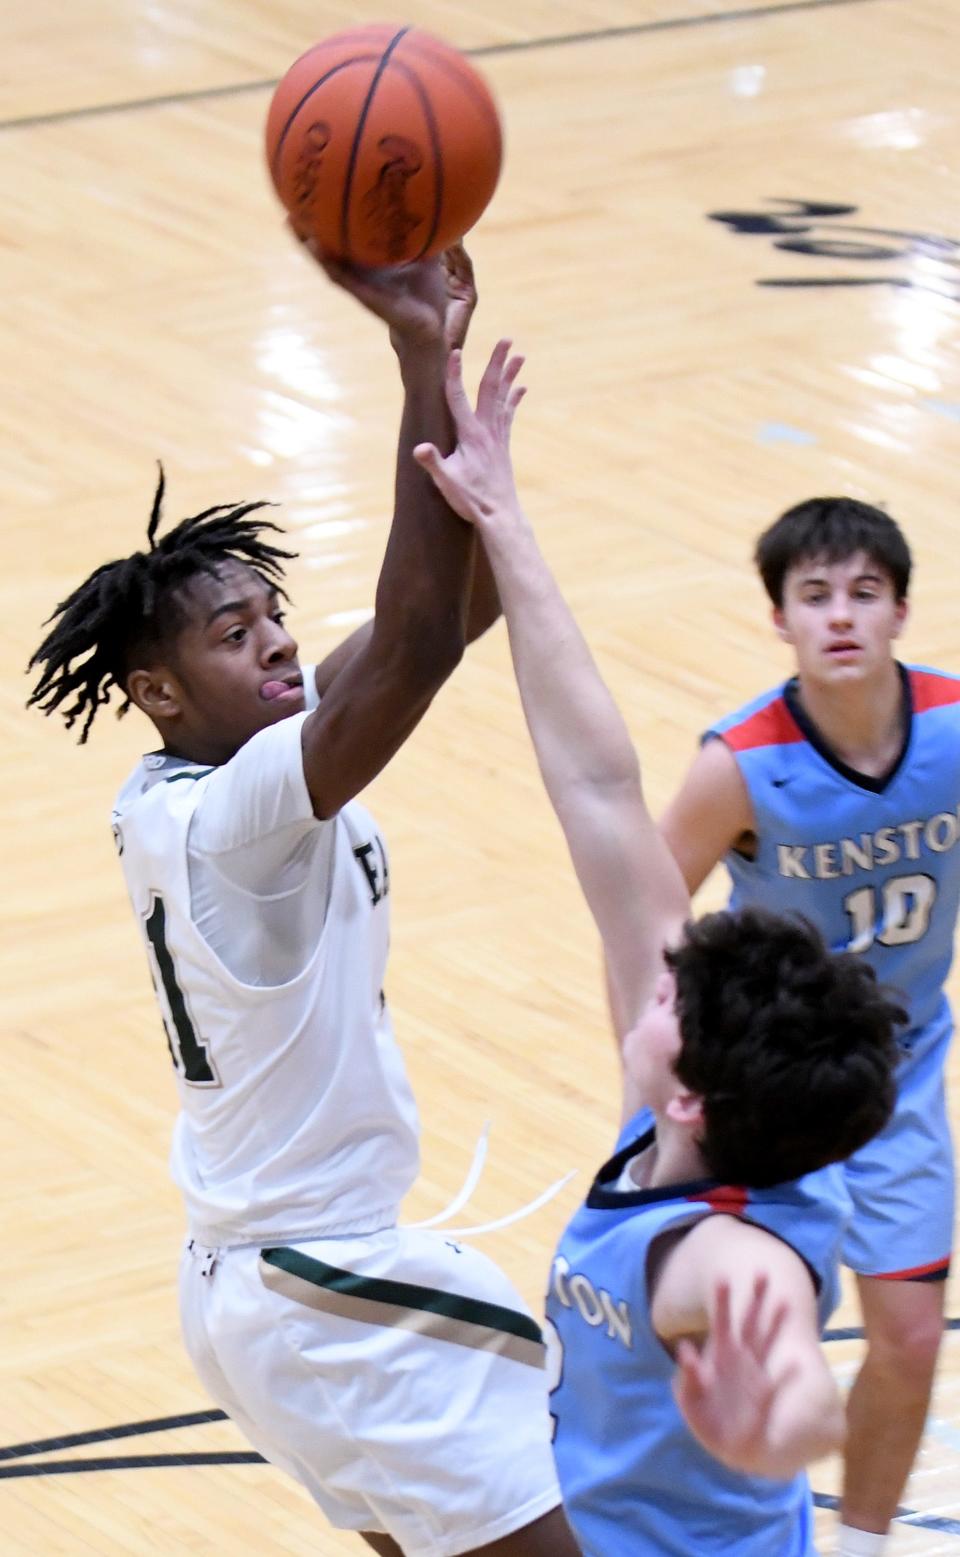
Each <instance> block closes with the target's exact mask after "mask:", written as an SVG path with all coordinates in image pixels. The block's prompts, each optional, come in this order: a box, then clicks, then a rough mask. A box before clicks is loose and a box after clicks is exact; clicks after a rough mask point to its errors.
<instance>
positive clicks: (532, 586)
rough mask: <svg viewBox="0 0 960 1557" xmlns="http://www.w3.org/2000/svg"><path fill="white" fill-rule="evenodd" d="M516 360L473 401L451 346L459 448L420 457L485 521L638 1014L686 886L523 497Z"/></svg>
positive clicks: (566, 804) (528, 683) (457, 504)
mask: <svg viewBox="0 0 960 1557" xmlns="http://www.w3.org/2000/svg"><path fill="white" fill-rule="evenodd" d="M521 365H522V359H521V358H519V357H511V356H510V343H509V342H508V341H501V342H500V343H499V345H498V346H497V347H496V348H495V350H494V353H493V356H492V357H491V360H490V363H489V364H488V366H487V369H486V371H485V372H484V375H483V378H482V380H481V384H480V390H479V395H478V398H477V407H476V411H474V410H473V409H472V408H471V406H470V404H469V401H468V399H467V396H466V392H465V390H464V387H463V380H462V375H461V364H460V359H459V356H458V354H457V353H455V352H454V353H452V354H451V359H450V367H449V371H448V395H449V400H450V406H451V410H452V412H453V416H454V422H455V425H456V431H457V439H458V442H457V447H456V449H455V450H454V452H453V453H452V454H450V455H448V456H446V457H444V456H443V455H442V452H441V451H440V450H439V449H438V448H436V447H435V446H429V445H425V446H424V447H422V448H419V449H418V450H417V451H416V457H417V459H418V460H419V461H420V463H421V464H422V465H423V466H424V468H425V469H426V470H428V471H429V472H430V474H431V476H432V477H433V479H434V481H435V482H436V484H437V487H438V488H439V490H440V491H441V492H442V493H443V495H444V496H445V497H446V499H447V501H448V502H449V504H450V506H451V507H452V508H453V509H454V510H455V511H456V512H457V513H459V514H461V515H462V516H463V517H464V518H465V519H467V520H469V521H470V523H471V524H473V525H475V526H476V528H477V530H478V531H479V533H480V535H481V537H482V539H483V542H484V545H485V547H486V551H487V555H488V557H489V559H490V564H491V567H492V568H493V572H494V576H495V578H496V582H497V587H498V589H499V592H500V599H501V601H502V603H503V610H504V615H505V617H506V621H507V628H508V631H509V635H510V647H511V652H512V655H513V663H514V669H515V671H516V676H517V682H518V685H519V688H520V695H521V699H522V702H523V708H524V713H525V715H526V719H527V724H528V726H529V729H530V733H531V736H532V739H533V744H534V748H535V750H536V754H537V760H538V762H539V765H540V771H541V773H542V775H543V779H544V783H545V785H546V788H547V792H548V794H549V796H550V799H551V801H552V803H553V807H554V809H555V811H556V813H557V816H558V817H559V820H560V823H561V825H562V827H563V830H564V833H565V835H566V839H567V844H568V846H569V849H570V853H571V857H572V859H573V863H574V866H575V868H576V871H577V875H578V877H579V880H580V883H581V886H582V887H583V891H584V894H585V896H586V899H587V902H588V904H589V907H590V909H591V912H592V913H593V916H594V919H595V920H596V922H597V925H598V927H599V929H600V933H601V936H602V938H603V942H604V948H605V951H606V956H607V961H608V965H609V967H610V970H611V976H612V977H613V979H614V980H615V982H616V985H617V989H618V999H619V1001H620V1003H621V1004H622V1006H623V1007H624V1008H626V1009H629V1010H630V1011H632V1012H633V1013H634V1015H636V1013H637V1012H638V1011H639V1009H640V1007H641V1005H642V1004H643V1002H644V1000H645V999H646V998H647V995H648V993H649V991H650V989H651V987H652V984H653V981H654V978H655V977H656V974H657V973H658V972H659V971H660V969H661V967H662V963H661V952H662V949H663V946H664V944H665V942H666V941H667V940H672V939H673V938H674V937H675V936H676V935H677V934H678V933H679V930H680V928H681V926H682V924H683V921H684V918H685V916H686V913H687V910H688V907H689V898H688V896H687V893H686V890H685V888H684V885H683V881H682V878H681V876H680V873H679V871H678V869H677V867H676V864H675V863H674V860H673V858H672V856H671V854H670V852H669V850H668V849H667V847H666V845H665V844H664V842H663V840H662V839H661V837H660V834H659V832H658V830H657V828H656V826H655V825H654V823H653V821H652V819H651V817H650V814H649V812H648V811H647V808H646V805H645V803H644V799H643V793H642V789H641V784H640V772H639V766H638V763H637V757H636V753H635V752H634V749H633V746H632V744H631V741H630V738H629V735H628V733H627V729H626V725H625V724H624V721H623V719H622V717H621V715H620V712H619V710H618V709H617V706H616V704H615V703H614V701H613V698H612V697H611V696H610V693H609V691H608V689H607V687H606V685H605V683H604V681H603V679H602V677H601V676H600V673H599V671H598V669H597V667H596V665H595V663H594V661H593V658H592V656H591V654H590V650H589V649H588V647H587V645H586V642H585V641H584V638H583V635H582V634H581V632H580V630H579V628H578V626H577V624H576V622H575V620H574V618H573V615H572V613H571V611H570V609H569V607H568V605H567V603H566V601H565V600H564V598H563V596H562V594H561V593H560V590H559V588H558V587H557V584H556V582H555V580H554V578H553V576H552V574H551V573H550V570H549V568H548V567H547V564H546V562H545V561H544V558H543V556H542V555H541V553H540V550H539V547H538V545H537V542H536V538H535V537H534V534H533V531H532V530H531V528H530V525H529V524H528V522H527V520H526V518H525V516H524V514H523V511H522V509H521V507H520V504H519V501H518V498H517V493H516V487H515V484H514V476H513V468H512V464H511V460H510V429H511V425H512V422H513V417H514V414H515V412H516V409H517V406H518V405H519V403H520V399H521V397H522V394H523V391H522V390H521V389H520V388H518V386H517V384H516V378H517V374H518V372H519V370H520V367H521Z"/></svg>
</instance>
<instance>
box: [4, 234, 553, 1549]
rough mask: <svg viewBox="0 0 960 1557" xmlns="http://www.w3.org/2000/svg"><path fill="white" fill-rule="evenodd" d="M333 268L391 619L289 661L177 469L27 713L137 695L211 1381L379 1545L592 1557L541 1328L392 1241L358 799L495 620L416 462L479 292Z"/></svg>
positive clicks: (135, 831) (394, 1141) (456, 1256)
mask: <svg viewBox="0 0 960 1557" xmlns="http://www.w3.org/2000/svg"><path fill="white" fill-rule="evenodd" d="M327 269H328V274H330V275H331V277H332V279H334V280H336V281H338V282H339V283H340V284H342V285H343V286H345V287H346V288H347V290H349V291H351V292H352V293H353V294H354V295H355V296H356V297H357V298H358V299H359V300H360V301H361V302H362V303H364V304H365V305H366V306H367V307H369V308H370V309H372V311H374V312H375V313H377V314H378V315H379V316H380V317H381V318H383V319H384V320H385V321H386V323H387V324H388V325H389V327H390V332H391V340H392V343H393V345H394V348H395V350H396V352H397V356H398V358H399V364H400V371H401V376H402V379H403V385H404V391H405V399H404V409H403V417H402V423H401V430H400V442H399V450H398V458H397V481H396V505H395V510H394V517H393V523H392V526H391V530H390V535H389V539H388V542H387V548H386V555H385V557H384V562H383V567H382V570H381V573H380V579H379V582H378V585H377V593H376V612H375V616H374V618H373V621H372V623H370V624H368V625H367V626H366V627H365V628H363V629H361V630H360V631H359V632H358V633H356V634H354V635H353V637H352V638H351V639H350V640H348V642H347V643H346V644H345V645H342V646H341V648H340V649H339V650H337V651H335V652H334V654H333V655H331V656H330V657H329V659H328V660H326V661H325V662H324V663H323V664H321V665H320V666H318V667H316V668H315V669H314V668H310V667H301V666H300V663H299V661H298V658H297V645H296V643H295V641H294V639H293V638H292V637H291V635H290V632H289V630H288V628H287V626H286V624H285V620H284V598H285V596H284V590H283V586H282V579H283V568H282V563H283V559H284V558H286V557H288V556H290V555H291V554H290V553H289V552H284V551H282V550H280V549H279V548H278V547H277V546H276V545H275V544H272V542H271V541H270V540H269V539H268V538H267V536H266V533H265V532H269V531H271V530H274V529H276V526H274V525H271V524H270V523H268V522H266V521H265V520H263V519H262V518H261V517H259V516H258V517H256V518H252V517H250V516H251V513H252V512H253V511H254V510H255V509H257V508H259V507H261V506H262V505H260V504H256V503H254V504H246V505H242V506H238V507H232V508H231V507H223V506H221V507H217V508H213V509H208V510H207V511H206V512H205V513H203V514H200V515H197V516H195V517H194V518H191V519H187V520H184V521H183V522H182V523H181V524H179V525H177V526H176V527H175V528H174V529H172V530H170V531H168V532H167V533H166V534H165V535H162V536H159V537H158V533H157V532H158V527H159V521H160V509H161V499H162V495H163V480H162V476H161V482H160V486H159V487H158V490H157V495H156V499H155V501H154V508H153V514H152V517H151V520H150V524H149V528H148V532H147V536H148V543H149V548H148V550H146V551H144V552H135V553H134V554H133V555H132V556H130V557H126V558H124V559H122V560H119V561H115V562H111V563H107V564H105V565H103V566H101V567H99V568H97V569H96V570H95V571H94V573H92V574H91V575H90V577H89V578H88V579H87V580H86V581H85V582H84V583H83V584H81V585H80V587H79V588H78V589H77V590H75V591H74V592H73V593H72V594H71V595H70V596H69V597H68V598H67V599H66V600H65V601H63V602H62V603H61V604H60V605H59V606H58V607H57V610H56V612H55V613H54V615H55V618H56V623H55V625H54V627H53V628H52V629H51V631H50V632H49V634H48V636H47V637H46V639H45V641H44V642H43V644H42V645H41V646H40V648H39V649H38V650H37V653H36V654H35V656H34V658H33V660H32V662H31V663H32V664H34V665H40V666H42V670H41V673H40V677H39V680H38V682H37V684H36V686H35V688H34V691H33V694H32V697H31V700H30V701H31V702H32V703H36V704H39V706H40V707H41V708H42V709H43V710H44V712H46V713H50V712H53V711H55V710H57V711H59V712H60V713H61V714H62V715H63V716H64V717H65V720H66V723H67V725H68V727H69V726H71V725H73V724H74V723H75V722H76V721H77V720H82V721H83V722H82V728H81V737H80V738H81V740H85V739H86V736H87V733H88V731H89V729H90V725H91V723H92V721H93V718H94V716H95V714H96V712H97V709H98V708H99V707H100V706H102V705H103V704H104V703H106V702H108V701H109V700H110V697H111V694H112V693H113V692H118V693H119V694H120V695H121V697H122V698H123V699H124V702H123V704H122V705H121V711H123V710H124V709H126V708H127V707H128V706H129V705H130V704H131V703H132V704H134V705H135V706H136V707H137V708H139V709H140V710H141V711H142V712H143V713H145V714H146V715H147V717H148V718H149V719H150V721H151V722H152V724H153V725H154V727H155V729H156V732H157V734H158V736H159V749H158V750H156V751H154V752H152V753H150V754H149V755H148V756H146V757H145V758H144V759H143V761H142V762H141V763H140V764H139V765H138V766H137V768H136V769H135V770H134V772H133V774H132V775H131V776H130V778H129V779H128V780H127V782H126V783H125V784H124V786H123V788H122V789H121V791H120V794H119V796H118V799H117V802H116V807H115V811H114V818H113V822H114V833H115V837H116V843H117V848H118V850H119V852H120V856H121V861H122V864H123V869H124V873H125V875H126V880H127V886H128V889H129V892H130V897H131V900H132V903H133V907H134V910H135V912H136V914H137V917H138V919H139V921H140V925H141V928H142V930H143V934H144V939H145V943H146V948H147V952H148V957H149V961H150V965H151V971H152V974H153V980H154V984H155V986H156V990H157V995H158V999H159V1001H160V1005H161V1009H162V1013H163V1018H164V1024H165V1026H166V1031H167V1039H168V1042H169V1047H170V1054H171V1057H172V1060H173V1063H174V1066H175V1069H176V1074H177V1081H178V1087H179V1093H180V1101H181V1105H182V1111H181V1114H180V1117H179V1119H178V1121H177V1125H176V1130H175V1135H174V1146H173V1172H174V1176H175V1178H176V1180H177V1183H178V1184H179V1186H180V1188H181V1189H182V1191H183V1195H184V1199H185V1201H186V1207H187V1214H188V1220H189V1233H190V1236H189V1241H188V1244H187V1248H186V1252H185V1254H184V1257H183V1263H182V1270H181V1312H182V1319H183V1329H184V1336H185V1340H186V1344H187V1349H188V1351H189V1353H190V1355H191V1358H192V1359H193V1362H194V1364H195V1366H196V1369H197V1372H198V1374H199V1376H200V1378H201V1380H202V1381H203V1383H204V1385H205V1386H206V1388H207V1390H208V1391H209V1393H210V1394H211V1395H212V1396H213V1398H214V1399H215V1400H216V1401H217V1402H218V1403H219V1405H221V1406H222V1407H223V1409H224V1410H225V1411H226V1412H227V1414H228V1415H229V1416H230V1417H231V1418H232V1419H233V1420H234V1421H235V1422H236V1423H237V1425H238V1426H239V1427H240V1429H241V1430H242V1431H243V1432H244V1433H245V1434H246V1435H247V1436H248V1438H249V1439H250V1441H251V1443H252V1444H253V1445H254V1446H255V1447H256V1448H257V1449H258V1450H259V1451H260V1452H261V1453H262V1454H263V1455H264V1456H265V1457H266V1458H267V1459H268V1460H270V1461H271V1462H272V1463H274V1464H275V1465H279V1466H281V1467H283V1468H284V1469H286V1470H287V1471H289V1472H290V1473H291V1474H292V1475H293V1476H295V1477H296V1478H297V1479H298V1480H299V1481H300V1482H301V1483H302V1484H303V1485H304V1486H305V1487H307V1488H308V1490H309V1491H310V1492H311V1493H312V1494H313V1496H314V1497H315V1499H316V1501H317V1502H318V1503H319V1504H320V1506H321V1508H322V1509H323V1510H324V1511H325V1512H326V1514H327V1516H328V1517H329V1519H330V1520H331V1522H332V1523H334V1524H335V1525H337V1526H340V1527H342V1528H345V1529H351V1530H355V1531H357V1532H358V1533H360V1534H362V1535H363V1537H364V1539H365V1540H366V1541H367V1543H368V1544H369V1545H370V1546H371V1547H373V1549H374V1550H375V1551H377V1552H378V1553H380V1554H382V1557H401V1554H402V1557H457V1554H465V1553H473V1554H475V1557H577V1550H578V1549H577V1546H576V1543H575V1542H574V1539H573V1537H572V1535H571V1533H570V1530H569V1526H568V1525H567V1522H566V1519H565V1517H564V1514H563V1510H562V1508H561V1507H560V1494H559V1490H558V1485H557V1480H556V1473H555V1469H554V1465H553V1460H552V1455H551V1449H550V1435H549V1418H548V1412H547V1396H546V1377H545V1370H544V1362H545V1352H544V1345H543V1340H542V1336H541V1331H540V1328H539V1326H538V1325H537V1324H536V1322H535V1321H534V1319H533V1317H532V1316H531V1314H530V1313H529V1311H528V1310H527V1309H526V1307H525V1306H524V1304H523V1302H522V1300H521V1299H520V1297H519V1295H518V1294H517V1292H516V1291H515V1290H514V1288H513V1287H512V1286H511V1284H510V1283H509V1282H508V1281H507V1280H506V1279H505V1278H504V1277H503V1275H502V1274H501V1273H500V1271H499V1270H497V1268H496V1267H495V1266H493V1265H492V1264H491V1263H490V1262H489V1261H488V1260H487V1259H485V1258H484V1257H483V1256H481V1255H479V1254H478V1253H476V1252H475V1251H473V1250H471V1249H469V1248H465V1247H463V1246H461V1245H458V1244H456V1243H455V1242H452V1241H447V1240H444V1238H443V1237H442V1236H441V1235H439V1234H433V1233H430V1232H426V1231H419V1232H418V1231H414V1230H410V1231H405V1230H404V1229H401V1228H399V1227H398V1215H399V1209H400V1203H401V1201H402V1199H403V1197H404V1195H405V1194H406V1192H407V1191H408V1190H409V1188H410V1186H411V1184H412V1183H413V1180H414V1178H415V1176H416V1172H417V1165H418V1155H417V1118H416V1110H415V1106H414V1102H413V1098H412V1096H411V1093H410V1089H409V1086H408V1084H407V1080H406V1077H405V1074H404V1069H403V1063H402V1060H401V1057H400V1053H399V1051H398V1049H397V1047H396V1045H395V1042H394V1038H393V1034H392V1030H391V1025H390V1017H389V1012H388V1009H387V1005H386V1001H385V998H384V994H383V987H384V969H385V963H386V955H387V940H388V915H389V905H390V873H389V867H388V862H387V854H386V849H385V846H384V842H383V839H382V837H381V835H380V834H379V832H378V830H377V828H376V824H375V823H374V821H373V819H372V818H371V817H370V816H369V815H368V813H367V812H366V811H365V810H363V809H362V807H361V806H359V805H358V804H356V802H355V798H354V797H355V796H356V795H357V794H358V793H359V792H360V791H361V790H362V789H363V787H364V786H365V785H366V784H367V783H368V782H369V781H370V780H371V779H372V778H374V777H375V775H376V774H377V773H378V772H379V771H380V770H381V769H382V768H383V766H384V765H385V764H386V763H387V762H388V761H389V760H390V758H391V757H392V756H393V754H394V753H395V752H396V751H397V750H398V748H399V747H400V746H401V745H402V744H403V742H404V741H405V740H406V739H407V737H408V736H409V735H410V733H411V731H412V730H413V729H414V727H415V726H416V724H417V723H418V721H419V720H420V718H421V717H422V716H423V714H424V713H425V712H426V709H427V707H428V706H429V704H430V701H431V699H432V697H433V696H434V694H435V693H436V692H437V690H438V689H439V687H440V686H441V685H442V683H443V682H444V680H445V679H446V678H447V676H448V675H449V674H450V672H451V671H452V670H453V669H454V667H455V666H456V664H457V662H458V660H459V658H460V656H461V654H462V652H463V646H464V642H465V640H467V639H469V638H470V637H472V636H476V634H477V633H478V632H480V631H482V630H483V629H484V627H485V626H487V625H489V623H490V622H491V621H492V620H493V619H494V618H495V616H496V615H497V614H498V611H499V605H498V602H497V599H496V590H495V588H494V587H493V585H492V580H491V575H490V572H489V569H488V567H487V564H486V559H485V557H484V555H483V552H482V550H481V549H480V548H479V547H478V546H477V545H476V543H475V540H474V537H473V534H472V532H471V530H470V529H469V527H468V526H466V525H463V524H461V523H460V522H459V521H457V520H455V519H453V518H451V515H450V512H449V510H448V509H447V507H446V505H445V503H444V502H443V500H442V499H441V498H440V497H439V494H437V492H436V490H435V488H434V486H433V484H432V482H431V481H430V480H429V478H428V477H427V476H426V474H425V473H424V472H423V471H422V470H420V469H419V467H418V466H417V465H416V463H415V462H414V460H413V459H412V457H411V454H412V449H413V448H414V446H415V445H416V444H417V443H418V442H419V441H420V440H422V439H425V438H426V439H430V440H431V441H432V442H438V443H439V444H440V446H441V447H449V446H450V443H451V429H450V424H449V413H448V410H447V406H446V402H445V398H444V391H443V384H444V372H445V367H446V362H447V357H448V353H449V350H450V347H451V345H456V346H457V347H459V345H460V344H461V343H462V339H463V336H464V334H465V331H466V325H467V322H468V319H469V315H470V313H471V311H472V307H473V303H474V301H475V295H474V293H473V288H472V277H471V275H470V272H469V262H468V261H467V260H466V257H465V256H464V255H463V254H462V251H461V252H460V254H459V255H454V256H453V257H452V258H448V260H447V263H446V264H445V265H444V266H441V265H440V264H439V263H438V262H436V261H426V262H422V263H420V264H417V265H413V266H409V267H406V268H404V269H402V270H399V271H393V272H389V273H383V274H380V275H377V274H373V273H367V274H365V275H364V274H360V273H358V272H352V271H348V270H346V269H344V268H342V267H336V266H327ZM505 354H506V346H505V345H504V346H503V347H501V349H500V355H501V359H502V357H503V356H504V355H505Z"/></svg>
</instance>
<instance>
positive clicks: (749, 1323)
mask: <svg viewBox="0 0 960 1557" xmlns="http://www.w3.org/2000/svg"><path fill="white" fill-rule="evenodd" d="M768 1286H769V1282H768V1280H767V1277H766V1276H765V1275H763V1274H762V1273H761V1274H760V1275H759V1276H757V1277H756V1278H755V1279H754V1283H753V1292H752V1293H751V1295H750V1302H749V1303H748V1304H747V1311H746V1313H745V1314H744V1316H743V1329H742V1332H741V1333H742V1335H743V1340H744V1344H745V1345H747V1346H750V1347H752V1348H753V1349H754V1350H756V1348H757V1345H758V1342H759V1336H760V1318H761V1314H762V1312H763V1305H764V1302H765V1301H766V1296H767V1287H768Z"/></svg>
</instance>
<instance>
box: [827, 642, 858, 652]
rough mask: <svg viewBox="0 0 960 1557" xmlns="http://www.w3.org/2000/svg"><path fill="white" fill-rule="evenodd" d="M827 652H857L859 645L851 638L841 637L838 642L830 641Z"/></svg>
mask: <svg viewBox="0 0 960 1557" xmlns="http://www.w3.org/2000/svg"><path fill="white" fill-rule="evenodd" d="M827 653H828V654H833V655H843V654H859V653H860V645H859V643H854V642H853V641H852V639H849V638H843V639H841V640H840V642H839V643H831V644H830V646H829V648H828V649H827Z"/></svg>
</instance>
